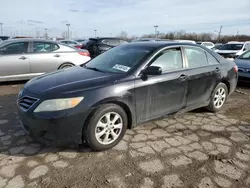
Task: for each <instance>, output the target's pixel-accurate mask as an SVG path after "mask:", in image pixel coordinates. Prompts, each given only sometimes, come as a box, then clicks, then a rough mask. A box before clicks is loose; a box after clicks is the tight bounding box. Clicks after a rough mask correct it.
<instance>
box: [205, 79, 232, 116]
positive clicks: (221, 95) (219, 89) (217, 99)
mask: <svg viewBox="0 0 250 188" xmlns="http://www.w3.org/2000/svg"><path fill="white" fill-rule="evenodd" d="M227 96H228V89H227V86H226V85H225V84H224V83H219V84H218V85H217V86H216V88H215V90H214V91H213V93H212V95H211V100H210V103H209V105H208V106H207V109H208V110H209V111H212V112H217V111H219V110H220V109H221V108H222V107H223V105H224V104H225V102H226V100H227Z"/></svg>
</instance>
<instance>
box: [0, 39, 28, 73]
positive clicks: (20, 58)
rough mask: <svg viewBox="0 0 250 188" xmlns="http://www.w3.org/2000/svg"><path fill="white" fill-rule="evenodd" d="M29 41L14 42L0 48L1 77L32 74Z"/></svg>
mask: <svg viewBox="0 0 250 188" xmlns="http://www.w3.org/2000/svg"><path fill="white" fill-rule="evenodd" d="M28 49H29V42H13V43H10V44H6V45H5V46H2V47H1V48H0V77H5V76H14V77H16V78H18V77H21V76H23V75H24V74H30V59H29V54H28Z"/></svg>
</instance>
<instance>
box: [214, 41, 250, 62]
mask: <svg viewBox="0 0 250 188" xmlns="http://www.w3.org/2000/svg"><path fill="white" fill-rule="evenodd" d="M247 50H250V41H247V42H234V41H232V42H228V43H227V44H224V45H223V46H222V47H221V48H220V49H219V50H217V51H216V52H217V53H218V54H220V55H221V56H223V57H225V58H227V59H231V60H232V59H235V58H236V57H238V56H240V55H241V54H243V53H244V52H245V51H247Z"/></svg>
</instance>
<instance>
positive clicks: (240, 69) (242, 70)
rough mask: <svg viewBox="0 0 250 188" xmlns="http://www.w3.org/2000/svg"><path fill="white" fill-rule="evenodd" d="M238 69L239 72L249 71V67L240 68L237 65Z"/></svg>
mask: <svg viewBox="0 0 250 188" xmlns="http://www.w3.org/2000/svg"><path fill="white" fill-rule="evenodd" d="M238 71H239V72H245V73H250V68H241V67H238Z"/></svg>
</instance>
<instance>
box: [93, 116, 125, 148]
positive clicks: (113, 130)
mask: <svg viewBox="0 0 250 188" xmlns="http://www.w3.org/2000/svg"><path fill="white" fill-rule="evenodd" d="M122 128H123V121H122V117H121V116H120V115H119V114H118V113H116V112H109V113H106V114H105V115H103V116H102V117H101V118H100V120H99V121H98V123H97V125H96V128H95V137H96V139H97V141H98V142H99V143H100V144H103V145H108V144H111V143H113V142H114V141H116V140H117V138H118V137H119V136H120V134H121V132H122Z"/></svg>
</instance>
